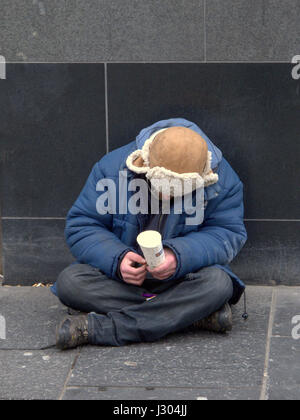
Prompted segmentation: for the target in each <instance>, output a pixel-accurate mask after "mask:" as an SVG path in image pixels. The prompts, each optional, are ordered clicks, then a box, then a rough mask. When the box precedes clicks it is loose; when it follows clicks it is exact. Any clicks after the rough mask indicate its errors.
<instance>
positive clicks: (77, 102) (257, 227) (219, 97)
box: [0, 2, 300, 284]
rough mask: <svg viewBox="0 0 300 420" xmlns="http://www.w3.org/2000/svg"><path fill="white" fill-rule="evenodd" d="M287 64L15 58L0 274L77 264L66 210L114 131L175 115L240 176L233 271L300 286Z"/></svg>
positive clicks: (0, 125)
mask: <svg viewBox="0 0 300 420" xmlns="http://www.w3.org/2000/svg"><path fill="white" fill-rule="evenodd" d="M214 3H216V2H214ZM291 69H292V66H291V65H290V64H275V63H273V64H225V63H218V64H201V63H193V64H187V63H185V64H176V63H169V64H159V63H152V64H142V63H140V64H125V63H119V64H9V65H8V68H7V79H6V80H4V81H1V95H0V103H1V110H3V111H1V115H0V139H1V149H0V153H1V155H0V156H1V159H0V163H1V166H0V175H1V181H0V187H1V205H2V216H3V220H2V225H3V226H2V227H3V247H4V275H5V282H6V283H9V284H32V283H35V282H40V281H43V282H52V281H53V280H55V278H56V276H57V274H58V272H59V271H60V270H61V269H62V268H63V267H64V266H65V265H67V264H68V263H69V262H70V261H72V257H71V255H70V254H69V251H68V250H67V248H66V246H65V243H64V238H63V228H64V217H65V215H66V212H67V210H68V209H69V207H70V206H71V204H72V203H73V201H74V200H75V198H76V197H77V195H78V194H79V192H80V189H81V188H82V186H83V184H84V182H85V180H86V178H87V175H88V173H89V171H90V169H91V167H92V165H93V163H94V162H95V161H97V160H98V159H99V158H100V157H101V156H102V155H103V154H104V153H105V152H106V142H107V140H108V146H109V150H113V149H114V148H117V147H119V146H121V145H124V144H126V143H127V142H129V141H131V140H133V139H134V138H135V136H136V134H137V133H138V132H139V131H140V130H141V129H142V128H144V127H145V126H147V125H149V124H152V123H153V122H155V121H157V120H159V119H165V118H171V117H179V116H180V117H185V118H187V119H190V120H192V121H194V122H196V123H197V124H198V125H200V126H201V127H202V129H203V130H204V131H205V132H206V133H207V134H208V135H209V136H210V137H211V139H212V140H213V141H214V142H215V143H216V144H217V145H218V146H219V147H220V148H221V149H222V150H223V152H224V156H225V157H226V158H227V159H228V161H229V162H230V163H231V164H232V166H233V167H234V168H235V169H236V171H237V172H238V174H239V175H240V177H241V179H242V180H243V182H244V185H245V218H246V225H247V228H248V233H249V240H248V243H247V245H246V247H245V248H244V249H243V251H242V252H241V254H240V255H239V257H238V258H237V259H236V260H235V261H234V263H233V267H234V269H235V271H236V272H237V273H238V274H239V275H240V276H241V277H242V278H243V279H244V280H245V281H246V282H247V283H261V284H274V283H278V284H297V283H298V284H299V275H298V273H299V268H300V263H299V251H300V239H299V238H300V236H299V223H300V218H299V204H298V202H299V185H298V180H299V165H298V162H299V160H300V148H299V132H300V119H299V106H300V95H299V89H300V81H297V80H294V79H292V77H291ZM106 99H107V101H106ZM105 103H107V108H106V109H105ZM106 111H107V112H106ZM106 122H108V133H109V138H107V135H106Z"/></svg>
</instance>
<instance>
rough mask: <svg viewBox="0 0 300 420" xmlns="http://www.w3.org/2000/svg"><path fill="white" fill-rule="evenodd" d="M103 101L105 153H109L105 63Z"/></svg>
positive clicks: (105, 69)
mask: <svg viewBox="0 0 300 420" xmlns="http://www.w3.org/2000/svg"><path fill="white" fill-rule="evenodd" d="M104 101H105V104H104V106H105V131H106V137H105V140H106V153H109V122H108V85H107V63H104Z"/></svg>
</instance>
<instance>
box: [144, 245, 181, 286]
mask: <svg viewBox="0 0 300 420" xmlns="http://www.w3.org/2000/svg"><path fill="white" fill-rule="evenodd" d="M164 253H165V261H164V262H162V263H161V264H160V265H159V266H157V267H155V268H153V269H152V270H150V268H149V267H147V270H148V271H149V273H151V274H152V276H153V277H154V278H156V279H158V280H165V279H167V278H168V277H170V276H172V275H173V274H174V273H175V271H176V267H177V259H176V256H175V254H174V252H173V251H171V249H170V248H164Z"/></svg>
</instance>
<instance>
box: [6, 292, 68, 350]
mask: <svg viewBox="0 0 300 420" xmlns="http://www.w3.org/2000/svg"><path fill="white" fill-rule="evenodd" d="M0 314H1V316H2V317H4V318H5V323H6V339H5V340H2V339H1V340H0V349H15V350H17V349H43V348H45V347H49V346H53V345H55V330H56V325H57V323H58V321H59V320H60V319H61V318H62V317H63V316H64V315H65V314H66V307H65V306H63V305H62V304H61V303H60V302H59V300H58V299H57V298H56V297H55V296H54V295H53V294H52V293H51V291H50V290H49V288H47V287H7V286H3V287H0Z"/></svg>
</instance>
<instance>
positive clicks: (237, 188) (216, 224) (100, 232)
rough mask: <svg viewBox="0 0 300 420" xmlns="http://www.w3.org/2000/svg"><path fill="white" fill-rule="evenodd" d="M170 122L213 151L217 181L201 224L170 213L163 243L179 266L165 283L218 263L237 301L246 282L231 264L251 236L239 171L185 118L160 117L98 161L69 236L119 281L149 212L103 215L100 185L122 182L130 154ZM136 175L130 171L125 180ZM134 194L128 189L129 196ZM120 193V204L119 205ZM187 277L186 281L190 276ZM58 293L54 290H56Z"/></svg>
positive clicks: (75, 248) (71, 218)
mask: <svg viewBox="0 0 300 420" xmlns="http://www.w3.org/2000/svg"><path fill="white" fill-rule="evenodd" d="M171 126H183V127H188V128H190V129H192V130H194V131H196V132H197V133H199V134H200V135H201V136H202V137H203V138H204V139H205V140H206V142H207V145H208V149H209V150H210V151H211V152H212V168H214V170H215V171H217V173H218V175H219V181H218V182H217V183H216V184H214V185H211V186H209V187H206V188H205V193H204V194H205V195H204V198H205V204H206V207H205V213H204V220H203V223H202V224H201V225H188V224H185V217H186V216H187V215H186V214H184V213H183V214H174V212H172V209H171V214H170V215H168V217H167V220H166V223H165V226H164V234H163V244H164V246H168V247H169V248H171V249H172V250H173V251H174V253H175V255H176V257H177V263H178V264H177V270H176V272H175V274H174V275H173V276H172V277H170V278H169V279H167V280H166V281H172V280H173V279H176V278H180V277H183V276H184V275H186V274H187V273H191V272H195V271H197V270H199V269H200V268H201V267H206V266H212V265H215V266H218V267H220V268H222V269H223V270H225V271H226V272H227V273H228V274H229V275H230V276H231V278H232V280H233V285H234V295H233V297H232V299H231V302H230V303H232V304H234V303H236V302H237V301H238V300H239V298H240V296H241V294H242V293H243V291H244V289H245V286H244V284H243V283H242V281H241V280H240V279H239V278H238V277H237V276H236V275H235V274H233V273H232V271H231V270H230V269H229V267H228V266H227V264H228V263H230V262H231V261H232V259H233V258H234V257H235V256H236V255H237V253H238V252H239V251H240V249H241V248H242V246H243V245H244V243H245V242H246V239H247V233H246V230H245V227H244V223H243V212H244V207H243V184H242V182H241V181H240V179H239V178H238V176H237V174H236V173H235V172H234V170H233V169H232V168H231V166H230V165H229V164H228V162H227V161H226V160H225V159H224V158H223V157H222V153H221V151H220V150H219V149H218V148H217V147H216V146H215V145H214V144H213V143H212V142H211V141H210V140H209V138H208V137H207V136H206V135H205V134H204V133H203V132H202V130H200V128H199V127H197V125H195V124H193V123H192V122H190V121H187V120H185V119H182V118H174V119H169V120H164V121H159V122H157V123H155V124H153V125H151V126H150V127H147V128H145V129H143V130H142V131H141V132H140V134H139V135H138V136H137V138H136V140H135V141H132V142H131V143H129V144H128V145H126V146H123V147H121V148H119V149H117V150H114V151H112V152H110V153H108V154H107V155H105V156H104V157H103V158H102V159H101V160H100V161H99V162H97V163H96V164H95V165H94V167H93V169H92V172H91V173H90V176H89V177H88V180H87V182H86V184H85V186H84V188H83V190H82V191H81V193H80V195H79V197H78V198H77V200H76V202H75V203H74V205H73V206H72V208H71V210H70V211H69V213H68V215H67V221H66V228H65V238H66V241H67V244H68V246H69V247H70V250H71V252H72V254H73V255H74V257H75V258H76V260H77V262H80V263H86V264H90V265H92V266H94V267H97V268H99V269H100V270H101V271H102V272H104V273H105V274H106V275H107V276H109V277H110V278H115V279H117V278H118V277H117V268H118V263H119V260H120V258H122V256H123V255H124V253H126V252H127V251H128V250H132V251H134V252H138V247H137V243H136V237H137V235H138V233H139V232H141V231H142V230H143V226H145V224H146V223H147V215H141V214H138V215H133V214H128V213H127V214H105V215H99V213H98V212H97V210H96V201H97V198H98V197H99V195H100V194H102V193H101V192H98V191H96V184H97V182H98V181H99V180H100V179H102V178H110V179H113V180H114V181H115V183H116V186H117V191H118V186H119V181H120V179H122V177H121V178H119V171H122V170H126V169H127V168H126V164H125V161H126V158H127V156H128V155H129V154H130V153H131V152H132V151H134V150H135V149H137V148H138V149H141V148H142V146H143V144H144V142H145V141H146V139H147V138H149V137H150V135H151V134H152V133H153V132H155V131H157V130H159V129H161V128H166V127H171ZM134 176H136V174H134V173H133V172H132V171H130V170H127V182H129V181H130V180H131V179H132V178H133V177H134ZM132 194H134V192H132V193H130V192H128V197H127V199H128V200H129V198H130V196H131V195H132ZM118 201H119V200H118V195H117V208H118V204H119V203H118ZM187 281H188V280H187ZM53 292H54V293H55V288H54V290H53Z"/></svg>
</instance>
